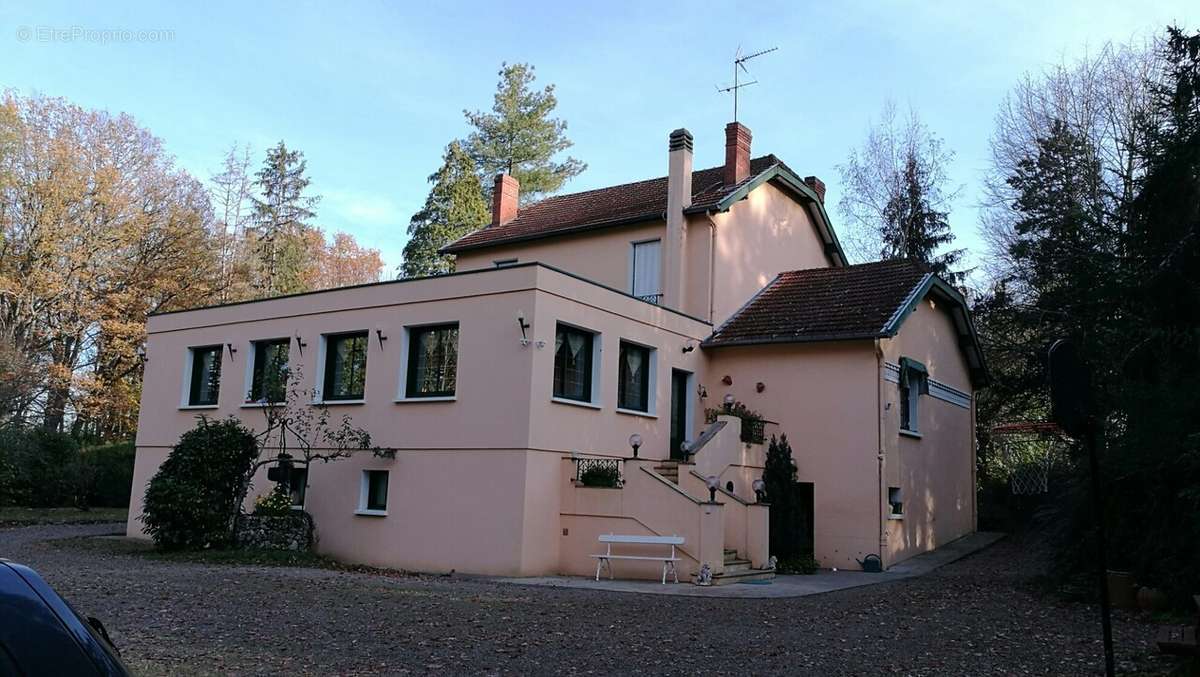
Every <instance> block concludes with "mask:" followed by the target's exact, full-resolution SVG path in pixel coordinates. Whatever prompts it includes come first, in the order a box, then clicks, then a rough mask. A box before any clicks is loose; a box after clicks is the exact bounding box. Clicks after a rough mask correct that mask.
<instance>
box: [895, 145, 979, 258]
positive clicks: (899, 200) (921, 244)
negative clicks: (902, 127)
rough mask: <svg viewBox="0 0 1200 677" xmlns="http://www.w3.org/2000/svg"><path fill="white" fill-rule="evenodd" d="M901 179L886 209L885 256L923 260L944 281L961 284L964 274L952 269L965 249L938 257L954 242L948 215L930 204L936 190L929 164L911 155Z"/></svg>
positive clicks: (906, 160)
mask: <svg viewBox="0 0 1200 677" xmlns="http://www.w3.org/2000/svg"><path fill="white" fill-rule="evenodd" d="M899 180H900V190H899V191H898V192H896V193H895V194H894V195H893V196H892V197H891V199H889V200H888V202H887V204H886V205H885V206H884V209H883V221H884V222H883V228H882V229H881V233H880V235H881V236H882V239H883V251H882V252H880V253H881V255H882V257H883V258H884V259H912V260H914V261H921V262H922V263H925V264H926V265H928V266H929V268H930V269H931V270H933V272H935V273H937V274H938V275H941V276H942V277H943V278H945V279H947V280H952V281H955V282H959V281H961V278H962V273H960V272H955V271H953V270H952V268H953V267H954V266H956V265H958V262H959V260H960V259H961V258H962V256H963V251H964V250H962V249H954V250H951V251H948V252H945V253H944V254H941V255H937V254H935V252H936V251H937V250H938V248H939V247H942V246H943V245H948V244H950V243H951V242H953V241H954V233H952V232H951V231H950V222H949V220H948V217H949V214H948V213H947V212H945V211H941V210H939V209H937V208H936V207H934V205H933V204H932V202H931V201H930V193H931V192H932V191H934V190H936V188H935V187H934V186H933V185H932V184H931V181H930V171H929V167H928V165H927V164H925V163H922V162H921V160H920V158H918V157H917V155H916V154H915V153H911V152H910V153H909V154H908V156H907V157H906V158H905V160H904V169H903V171H902V173H901V175H900V177H899Z"/></svg>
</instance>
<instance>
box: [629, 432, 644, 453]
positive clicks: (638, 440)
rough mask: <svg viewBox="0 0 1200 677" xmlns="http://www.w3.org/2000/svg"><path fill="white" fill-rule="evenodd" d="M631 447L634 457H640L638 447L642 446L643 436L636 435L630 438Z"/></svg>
mask: <svg viewBox="0 0 1200 677" xmlns="http://www.w3.org/2000/svg"><path fill="white" fill-rule="evenodd" d="M629 446H631V447H633V457H634V458H637V457H638V447H640V446H642V436H641V435H639V434H637V433H634V434H632V435H630V436H629Z"/></svg>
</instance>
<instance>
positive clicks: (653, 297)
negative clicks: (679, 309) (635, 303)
mask: <svg viewBox="0 0 1200 677" xmlns="http://www.w3.org/2000/svg"><path fill="white" fill-rule="evenodd" d="M637 298H639V299H641V300H643V301H645V302H647V303H653V304H654V305H656V306H658V305H662V299H663V295H662V293H661V292H660V293H658V294H638V295H637Z"/></svg>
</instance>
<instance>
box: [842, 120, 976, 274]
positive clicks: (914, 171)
mask: <svg viewBox="0 0 1200 677" xmlns="http://www.w3.org/2000/svg"><path fill="white" fill-rule="evenodd" d="M953 160H954V153H953V152H952V151H950V150H948V149H947V148H946V147H945V145H944V144H943V143H942V140H941V139H940V138H939V137H937V136H936V135H935V134H933V133H932V132H931V131H930V130H929V128H928V127H926V126H925V124H924V123H923V122H921V120H920V118H919V117H917V114H916V113H915V112H910V113H909V116H908V119H907V120H904V121H901V122H898V121H897V119H896V107H895V105H893V104H892V103H891V102H888V103H887V104H885V105H884V108H883V115H882V117H881V119H880V120H879V122H878V123H877V124H875V125H874V126H872V127H871V128H870V129H869V131H868V132H867V138H866V140H865V142H864V143H863V146H862V148H860V149H855V150H852V151H851V152H850V155H849V157H848V158H847V159H846V162H845V163H844V164H842V165H840V166H839V167H838V169H839V170H840V171H841V174H842V183H843V184H844V186H845V193H844V194H843V196H842V199H841V200H840V201H839V203H838V208H839V210H840V211H841V213H842V216H843V217H844V218H845V219H846V221H847V222H848V223H849V224H850V229H849V231H848V232H847V235H848V237H847V240H848V242H849V244H850V246H851V248H852V250H853V253H854V255H855V256H856V257H857V258H859V259H862V260H871V259H874V258H875V257H877V256H879V257H882V258H884V259H897V258H906V259H912V260H914V261H920V262H921V263H924V264H926V265H927V266H929V267H930V268H931V269H932V270H933V271H934V272H935V273H938V274H939V275H941V276H942V277H944V278H946V279H947V280H951V281H954V282H961V281H962V278H963V273H961V272H955V271H953V270H951V269H952V268H954V267H955V266H956V265H958V263H959V261H960V259H961V258H962V255H963V250H961V249H957V250H951V251H946V252H944V253H942V254H940V255H938V254H937V251H938V250H939V249H941V248H943V247H945V246H947V245H949V244H950V243H951V242H953V241H954V234H953V233H952V232H951V230H950V224H949V222H948V210H949V207H950V204H951V203H952V202H953V200H954V198H955V197H956V196H957V195H958V192H959V190H958V189H956V190H952V191H948V190H947V189H946V187H945V184H946V182H947V179H948V177H947V175H946V168H947V167H948V166H949V164H950V162H951V161H953Z"/></svg>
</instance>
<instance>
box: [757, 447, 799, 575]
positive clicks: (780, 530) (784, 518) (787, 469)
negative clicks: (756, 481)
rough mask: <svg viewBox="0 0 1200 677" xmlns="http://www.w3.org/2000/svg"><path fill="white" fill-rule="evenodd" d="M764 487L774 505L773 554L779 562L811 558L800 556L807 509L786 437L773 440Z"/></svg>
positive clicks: (772, 507)
mask: <svg viewBox="0 0 1200 677" xmlns="http://www.w3.org/2000/svg"><path fill="white" fill-rule="evenodd" d="M763 484H765V485H766V493H767V502H769V503H770V504H771V517H770V520H771V523H770V528H769V529H770V551H771V554H772V555H774V556H775V557H777V558H779V559H780V560H787V559H792V558H794V557H797V556H799V555H802V554H811V553H802V552H801V549H802V543H803V537H804V534H803V529H804V523H803V519H804V517H803V514H802V513H801V511H802V510H803V508H804V506H802V505H801V504H800V492H799V487H798V484H797V482H796V462H795V461H793V460H792V446H791V445H790V444H788V440H787V435H781V436H780V437H779V438H776V437H775V436H774V435H772V436H771V443H770V445H769V446H768V447H767V460H766V464H765V466H764V468H763Z"/></svg>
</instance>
